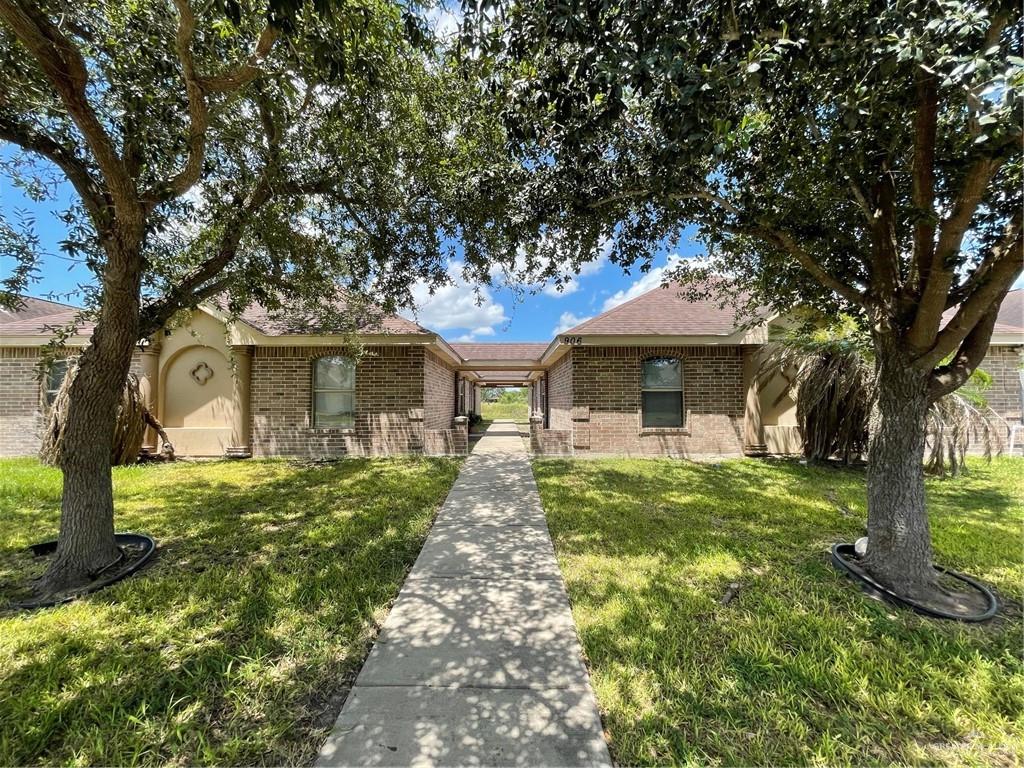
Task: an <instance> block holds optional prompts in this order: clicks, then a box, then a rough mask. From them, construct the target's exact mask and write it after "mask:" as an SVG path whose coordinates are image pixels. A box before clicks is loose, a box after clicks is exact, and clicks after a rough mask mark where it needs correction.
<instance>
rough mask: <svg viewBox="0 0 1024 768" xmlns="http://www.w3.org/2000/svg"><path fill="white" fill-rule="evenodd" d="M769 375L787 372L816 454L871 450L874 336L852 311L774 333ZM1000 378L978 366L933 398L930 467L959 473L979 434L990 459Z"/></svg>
mask: <svg viewBox="0 0 1024 768" xmlns="http://www.w3.org/2000/svg"><path fill="white" fill-rule="evenodd" d="M759 375H760V376H761V378H762V379H763V380H770V379H771V378H772V377H775V376H784V377H785V378H786V379H787V380H788V381H789V382H790V385H791V386H790V388H789V390H790V391H789V394H792V395H793V396H794V397H795V398H796V418H797V424H798V425H799V427H800V435H801V437H802V438H803V443H804V456H805V457H806V458H807V459H808V460H810V461H828V460H829V459H831V458H832V457H833V456H838V457H839V458H841V459H842V460H843V461H844V462H846V463H849V462H850V461H851V460H853V459H859V458H860V457H861V456H863V455H865V454H866V453H867V447H868V434H869V429H868V422H869V419H870V415H871V403H872V402H874V399H875V391H876V383H875V366H874V352H873V350H872V346H871V337H870V334H868V332H867V331H866V330H865V329H863V328H861V327H860V326H858V325H857V324H856V322H854V320H853V318H851V317H848V316H846V317H843V318H841V320H840V321H839V322H838V323H833V324H831V325H827V326H824V327H811V326H808V325H797V326H795V327H792V328H788V329H785V330H783V331H782V332H781V333H779V334H777V335H774V337H770V338H769V342H768V344H767V346H766V347H765V349H764V354H763V355H762V358H761V370H760V374H759ZM991 383H992V377H991V376H989V375H988V374H987V373H986V372H985V371H983V370H982V369H981V368H976V369H975V370H974V372H973V373H972V374H971V377H970V378H969V379H968V380H967V382H966V383H965V384H964V385H963V386H962V387H961V388H960V389H959V390H957V391H956V392H950V393H949V394H947V395H943V396H942V397H940V398H939V399H938V400H936V401H935V402H933V403H932V404H931V407H930V408H929V409H928V416H927V418H926V434H927V453H928V460H927V462H926V464H925V468H926V470H927V471H928V472H930V473H932V474H937V475H943V476H944V475H945V474H946V473H947V471H948V472H949V473H951V474H953V475H958V474H960V473H961V472H966V471H967V465H966V464H965V462H964V459H965V457H966V456H967V451H968V450H969V448H970V447H971V443H972V441H974V440H979V441H980V444H981V447H982V450H983V453H984V455H985V456H986V458H989V459H991V457H992V451H993V449H994V448H995V447H996V435H997V434H998V432H999V428H1000V421H1001V420H1000V418H999V416H998V414H996V413H995V412H994V411H992V410H991V409H990V408H989V407H988V404H987V402H986V400H985V391H986V390H987V389H988V388H989V386H990V385H991Z"/></svg>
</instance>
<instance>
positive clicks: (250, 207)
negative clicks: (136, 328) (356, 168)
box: [140, 173, 273, 336]
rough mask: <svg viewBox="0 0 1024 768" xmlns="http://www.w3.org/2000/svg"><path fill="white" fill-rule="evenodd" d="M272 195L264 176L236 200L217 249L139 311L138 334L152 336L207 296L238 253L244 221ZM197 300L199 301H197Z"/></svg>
mask: <svg viewBox="0 0 1024 768" xmlns="http://www.w3.org/2000/svg"><path fill="white" fill-rule="evenodd" d="M272 196H273V190H272V188H271V185H270V182H269V178H268V176H267V175H266V173H264V175H263V176H262V177H261V178H260V180H259V181H258V182H257V183H256V186H255V187H254V188H253V190H252V192H251V193H250V194H249V195H248V196H247V197H246V198H245V199H243V200H241V201H239V203H238V206H237V207H236V209H235V212H234V213H233V214H232V216H231V217H230V219H229V220H228V221H226V222H225V223H224V227H223V233H222V234H221V238H220V242H219V243H218V245H217V250H216V252H215V253H214V254H213V256H211V257H210V258H208V259H207V260H206V261H204V262H203V263H202V264H200V265H199V266H197V267H196V268H195V269H193V270H192V271H191V272H190V273H189V274H188V275H186V276H185V277H184V278H182V279H181V280H180V281H179V282H178V283H177V284H176V285H175V286H174V288H172V289H171V290H170V291H169V292H168V293H167V294H166V295H165V296H164V297H163V298H162V299H159V300H157V301H155V302H153V303H151V304H149V305H148V306H147V307H146V308H145V309H144V310H143V311H142V317H141V322H140V328H141V330H140V334H141V335H143V336H145V335H148V334H150V333H154V332H155V331H156V330H158V329H159V328H160V327H161V326H162V325H163V324H164V323H166V322H167V321H168V320H169V319H170V318H171V317H172V316H173V315H174V313H175V312H177V311H178V310H179V309H181V308H182V307H185V306H188V305H189V304H190V303H194V301H195V300H196V299H195V297H196V296H203V297H205V296H208V295H212V294H210V293H209V291H210V290H211V289H210V282H211V281H213V280H214V279H215V278H216V277H217V276H218V275H220V274H221V273H222V272H223V271H224V270H225V269H226V268H227V266H228V265H229V264H230V263H231V261H232V259H234V258H235V255H236V254H237V253H238V245H239V243H240V242H241V240H242V235H243V234H244V233H245V231H246V227H245V221H246V219H247V218H248V217H249V216H252V215H253V214H254V213H255V212H256V211H258V210H259V209H260V208H261V207H263V205H264V204H266V202H267V201H268V200H270V198H271V197H272ZM200 300H201V299H200Z"/></svg>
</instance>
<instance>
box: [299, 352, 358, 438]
mask: <svg viewBox="0 0 1024 768" xmlns="http://www.w3.org/2000/svg"><path fill="white" fill-rule="evenodd" d="M325 360H332V361H343V362H345V363H348V364H349V365H351V366H352V386H351V387H321V386H319V382H318V381H317V369H318V368H319V366H320V363H321V362H322V361H325ZM312 368H313V370H312V372H311V373H312V378H313V384H312V387H311V389H312V396H311V398H310V412H311V415H310V420H311V422H312V424H313V429H339V430H340V429H347V430H351V429H355V426H356V375H357V369H356V363H355V361H354V360H353V359H352V358H350V357H346V356H345V355H324V356H322V357H315V358H313V363H312ZM325 392H330V393H335V392H337V393H342V394H350V395H352V421H351V423H350V424H347V425H345V424H321V423H319V421H318V417H319V414H318V413H317V409H316V397H317V395H319V394H321V393H325Z"/></svg>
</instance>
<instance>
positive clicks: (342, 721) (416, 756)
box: [317, 421, 611, 767]
mask: <svg viewBox="0 0 1024 768" xmlns="http://www.w3.org/2000/svg"><path fill="white" fill-rule="evenodd" d="M317 764H318V765H322V766H326V765H375V766H412V765H416V766H420V765H422V766H433V765H438V766H456V765H485V766H531V767H532V766H582V765H602V766H605V765H610V764H611V761H610V759H609V756H608V749H607V746H606V745H605V742H604V738H603V736H602V733H601V722H600V718H599V717H598V713H597V705H596V702H595V700H594V694H593V691H592V690H591V688H590V681H589V678H588V676H587V670H586V667H585V666H584V665H583V661H582V659H581V656H580V648H579V644H578V642H577V640H576V629H575V625H574V624H573V620H572V614H571V613H570V612H569V601H568V598H567V596H566V593H565V588H564V586H563V584H562V577H561V574H560V573H559V571H558V564H557V562H556V561H555V553H554V549H553V548H552V546H551V537H550V536H549V535H548V529H547V523H546V522H545V520H544V511H543V509H542V508H541V504H540V495H539V494H538V493H537V485H536V483H535V482H534V479H533V472H532V470H531V469H530V462H529V459H528V458H527V455H526V451H525V448H524V445H523V440H522V438H521V437H520V436H519V433H518V431H517V429H516V426H515V424H514V423H512V422H501V421H496V422H494V423H493V424H492V425H491V426H490V427H489V428H488V430H487V432H486V433H485V435H484V436H483V437H482V438H480V441H479V442H478V443H477V445H476V447H475V448H474V449H473V451H472V453H471V455H470V456H469V458H468V459H466V463H465V465H464V466H463V469H462V471H461V472H460V473H459V477H458V479H457V480H456V481H455V485H454V486H452V489H451V492H450V493H449V494H448V498H447V499H446V500H445V503H444V506H442V507H441V511H440V513H439V514H438V517H437V521H436V522H435V523H434V527H433V529H432V530H431V532H430V535H429V536H428V537H427V541H426V543H425V544H424V546H423V551H422V552H420V556H419V558H418V559H417V560H416V564H415V565H414V566H413V569H412V572H411V573H410V574H409V578H408V579H407V580H406V582H405V584H404V585H403V587H402V591H401V592H400V593H399V595H398V600H397V602H396V603H395V605H394V607H393V608H392V609H391V613H390V615H389V616H388V619H387V621H386V622H385V624H384V627H383V629H382V630H381V633H380V636H379V637H378V638H377V642H376V643H375V644H374V646H373V649H372V650H371V651H370V655H369V657H368V658H367V660H366V663H365V664H364V665H363V669H362V671H361V672H360V673H359V677H358V678H357V679H356V683H355V686H354V687H353V688H352V691H351V693H349V696H348V700H347V701H346V702H345V707H344V709H342V711H341V715H340V716H339V717H338V721H337V723H336V724H335V726H334V730H333V731H332V732H331V735H330V736H329V737H328V739H327V742H326V743H325V744H324V746H323V748H322V749H321V751H320V757H319V759H318V762H317Z"/></svg>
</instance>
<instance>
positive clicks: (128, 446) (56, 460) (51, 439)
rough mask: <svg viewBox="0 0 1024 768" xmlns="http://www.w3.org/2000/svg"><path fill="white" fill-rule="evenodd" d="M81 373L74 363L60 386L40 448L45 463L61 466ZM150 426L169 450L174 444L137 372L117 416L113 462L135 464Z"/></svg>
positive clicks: (130, 376)
mask: <svg viewBox="0 0 1024 768" xmlns="http://www.w3.org/2000/svg"><path fill="white" fill-rule="evenodd" d="M77 372H78V368H77V366H74V365H72V366H70V367H69V368H68V371H67V374H66V375H65V376H64V381H63V382H61V385H60V389H58V390H57V394H56V396H55V397H54V400H53V404H52V405H51V406H50V410H49V414H48V420H47V426H46V430H45V431H44V432H43V439H42V445H41V446H40V448H39V460H40V461H42V462H43V463H44V464H50V465H53V466H59V465H60V456H61V451H62V450H63V445H64V427H65V424H66V423H67V417H68V405H69V403H70V392H71V385H72V384H73V383H74V380H75V376H76V375H77ZM147 425H149V426H152V427H153V428H154V429H156V431H157V433H158V434H159V435H160V437H161V439H162V440H163V441H164V447H165V450H166V449H167V448H168V447H169V446H170V441H169V440H168V439H167V434H166V433H165V432H164V430H163V427H162V426H161V425H160V423H159V422H157V421H156V419H154V418H153V417H152V415H150V413H149V412H148V411H147V410H146V406H145V405H144V404H143V401H142V393H141V391H140V389H139V379H138V377H137V376H136V375H135V374H128V379H127V381H125V385H124V389H123V390H122V391H121V402H120V403H119V404H118V406H117V417H116V421H115V423H114V437H113V440H112V441H111V448H110V463H111V464H112V465H115V466H116V465H120V464H132V463H134V462H136V461H138V459H139V454H140V453H141V452H142V441H143V439H144V437H145V434H146V426H147ZM171 451H173V449H171Z"/></svg>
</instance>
